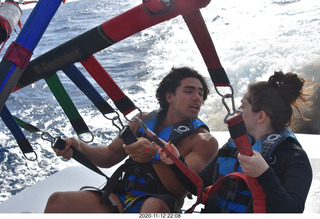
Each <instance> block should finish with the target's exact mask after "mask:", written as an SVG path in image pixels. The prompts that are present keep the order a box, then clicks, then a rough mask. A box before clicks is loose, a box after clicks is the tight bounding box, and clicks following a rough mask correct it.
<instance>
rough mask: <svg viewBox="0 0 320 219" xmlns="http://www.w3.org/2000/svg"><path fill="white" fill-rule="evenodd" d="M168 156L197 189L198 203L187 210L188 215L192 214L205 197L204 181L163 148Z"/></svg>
mask: <svg viewBox="0 0 320 219" xmlns="http://www.w3.org/2000/svg"><path fill="white" fill-rule="evenodd" d="M162 149H163V150H164V151H165V152H166V154H167V155H168V156H169V157H170V158H171V160H172V161H173V162H174V164H175V165H176V166H177V167H178V168H179V169H180V170H181V171H182V172H183V173H184V175H185V176H187V177H188V178H189V179H190V180H191V181H192V182H193V183H194V184H195V185H196V187H197V201H196V202H195V203H194V204H193V205H192V206H191V208H189V209H188V210H186V213H192V212H193V211H194V209H195V207H196V206H197V205H198V204H199V203H201V200H202V195H203V181H202V179H201V178H200V176H199V175H198V174H196V173H195V172H194V171H193V170H192V169H190V168H189V167H187V166H186V165H185V164H184V163H183V162H182V161H181V160H179V159H178V158H177V157H176V156H175V155H174V154H172V153H171V152H170V151H169V150H168V149H167V148H166V147H162Z"/></svg>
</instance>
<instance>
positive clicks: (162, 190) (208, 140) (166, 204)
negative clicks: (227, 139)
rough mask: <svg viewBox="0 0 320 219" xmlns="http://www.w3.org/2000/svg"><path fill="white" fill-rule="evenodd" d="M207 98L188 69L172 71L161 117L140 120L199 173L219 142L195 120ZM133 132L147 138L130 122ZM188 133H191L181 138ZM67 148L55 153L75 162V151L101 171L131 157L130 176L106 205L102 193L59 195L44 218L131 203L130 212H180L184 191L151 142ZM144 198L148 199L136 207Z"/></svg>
mask: <svg viewBox="0 0 320 219" xmlns="http://www.w3.org/2000/svg"><path fill="white" fill-rule="evenodd" d="M208 93H209V89H208V86H207V84H206V82H205V80H204V79H203V78H202V76H201V75H200V74H199V73H198V72H196V71H195V70H193V69H190V68H172V70H171V72H170V73H169V74H168V75H167V76H166V77H165V78H164V79H163V80H162V81H161V83H160V85H159V87H158V89H157V92H156V97H157V99H158V101H159V104H160V110H159V112H152V113H149V114H148V113H143V115H142V118H141V119H143V121H144V122H145V123H146V125H147V126H148V128H150V129H151V130H152V131H153V132H155V133H157V134H158V136H159V137H160V138H162V139H163V140H165V141H168V140H169V141H171V142H173V143H174V144H175V146H176V147H177V148H178V150H179V153H180V154H181V155H182V156H183V157H184V159H185V162H186V164H187V165H188V166H189V168H191V169H192V170H193V171H195V172H196V173H198V172H200V170H202V169H203V168H204V167H205V166H206V164H207V163H208V162H209V161H210V159H211V158H212V157H213V156H214V155H215V153H216V152H217V150H218V143H217V141H216V139H215V138H214V137H213V136H212V135H211V134H210V133H209V131H208V129H207V126H206V125H205V124H204V123H203V122H201V121H200V120H198V119H197V117H198V114H199V111H200V108H201V105H202V104H203V102H204V101H205V100H206V98H207V95H208ZM129 126H130V129H131V130H132V131H133V132H134V133H137V134H138V136H140V134H141V133H142V132H143V131H142V130H140V127H139V124H138V123H137V122H130V123H129ZM181 127H184V129H183V130H181ZM179 128H180V129H179ZM139 130H140V131H139ZM168 130H169V131H168ZM170 130H171V131H170ZM175 130H176V131H177V130H178V131H177V132H174V131H175ZM179 130H180V131H179ZM184 130H189V131H188V132H186V133H183V132H184ZM181 133H182V134H181ZM66 142H67V143H66V147H65V149H64V150H61V151H59V150H56V154H57V155H58V156H62V157H63V158H65V159H70V158H71V157H72V148H71V146H72V147H74V148H76V149H78V150H79V151H80V152H82V153H83V154H84V155H85V156H87V157H88V158H89V159H90V160H91V161H92V162H93V163H94V164H95V165H97V166H99V167H103V168H109V167H112V166H114V165H116V164H118V163H120V162H121V161H122V160H124V159H125V158H126V157H128V156H129V159H127V161H126V163H129V165H128V166H129V167H131V168H129V169H126V170H125V171H124V172H125V173H126V174H125V175H124V177H123V178H122V179H121V180H119V182H118V183H117V188H116V189H114V190H113V191H112V192H113V193H112V195H111V196H110V197H109V198H108V200H107V201H106V202H101V196H102V195H103V191H98V192H97V191H77V192H58V193H54V194H53V195H52V196H51V197H50V198H49V200H48V203H47V206H46V209H45V212H62V213H66V212H72V213H76V212H87V213H90V212H98V213H104V212H121V211H122V210H123V209H128V207H127V206H128V205H129V206H130V204H131V203H132V205H133V203H134V205H133V206H132V207H130V208H129V209H128V212H136V213H137V212H179V211H180V209H181V207H182V205H183V199H184V197H185V195H186V194H185V190H184V189H180V188H183V185H181V184H180V182H179V183H174V184H173V183H171V182H173V181H174V182H177V180H175V175H174V172H173V171H171V170H170V167H169V166H168V165H166V164H164V163H163V162H161V161H160V159H159V155H158V154H157V151H158V148H157V147H156V146H153V145H152V144H150V141H148V140H147V139H145V138H139V140H138V141H137V142H136V143H134V144H131V145H124V142H123V140H122V139H121V138H116V139H115V140H114V141H113V142H112V143H111V144H109V145H108V146H95V147H90V146H89V145H87V144H85V143H83V142H80V141H79V140H77V139H75V138H70V139H66ZM141 195H147V196H146V198H145V199H142V201H140V202H137V203H135V201H134V200H135V199H136V198H137V197H140V196H141ZM115 203H116V208H114V205H115Z"/></svg>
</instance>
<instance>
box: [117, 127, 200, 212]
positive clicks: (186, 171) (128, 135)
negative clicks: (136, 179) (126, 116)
mask: <svg viewBox="0 0 320 219" xmlns="http://www.w3.org/2000/svg"><path fill="white" fill-rule="evenodd" d="M119 137H120V138H121V139H122V140H123V141H124V142H125V144H132V143H133V142H135V141H137V139H136V136H135V135H134V133H133V132H132V130H131V129H130V127H129V126H126V127H125V129H124V130H123V132H122V133H120V135H119ZM149 140H152V139H149ZM159 146H161V145H159ZM162 148H163V150H164V151H165V152H166V154H167V155H168V156H169V157H170V158H171V160H172V161H173V163H174V165H176V166H177V168H178V169H179V171H181V172H182V174H183V175H184V176H186V177H187V178H188V179H190V180H191V181H192V182H193V183H194V185H195V187H196V188H197V201H196V203H195V204H194V205H193V206H191V208H189V209H188V210H187V211H186V213H192V212H193V210H194V208H195V207H196V206H197V205H198V204H199V203H200V202H201V198H202V193H203V182H202V179H201V178H200V177H199V176H198V174H196V173H195V172H194V171H193V170H191V169H190V168H188V167H187V166H186V164H185V163H184V162H183V161H181V160H180V159H178V158H177V157H176V156H175V155H174V154H172V153H171V152H170V151H169V150H168V149H167V148H166V147H162Z"/></svg>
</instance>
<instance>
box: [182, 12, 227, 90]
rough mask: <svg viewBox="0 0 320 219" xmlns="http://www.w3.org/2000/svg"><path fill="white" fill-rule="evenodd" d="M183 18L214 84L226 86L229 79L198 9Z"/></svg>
mask: <svg viewBox="0 0 320 219" xmlns="http://www.w3.org/2000/svg"><path fill="white" fill-rule="evenodd" d="M183 19H184V21H185V22H186V24H187V26H188V28H189V30H190V32H191V34H192V36H193V39H194V41H195V43H196V44H197V46H198V49H199V51H200V53H201V55H202V57H203V59H204V62H205V64H206V66H207V68H208V71H209V74H210V77H211V80H212V81H213V83H214V85H215V86H228V85H229V84H230V82H229V79H228V77H227V74H226V72H225V70H224V69H223V67H222V66H221V63H220V60H219V57H218V55H217V52H216V49H215V47H214V44H213V42H212V39H211V37H210V34H209V32H208V29H207V27H206V24H205V22H204V20H203V17H202V15H201V12H200V10H196V11H195V12H193V13H191V14H189V15H184V16H183Z"/></svg>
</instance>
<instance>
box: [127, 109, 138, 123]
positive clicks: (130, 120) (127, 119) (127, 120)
mask: <svg viewBox="0 0 320 219" xmlns="http://www.w3.org/2000/svg"><path fill="white" fill-rule="evenodd" d="M136 109H137V110H138V111H139V118H141V117H142V111H141V109H140V108H139V107H136ZM124 118H125V119H126V120H127V121H128V122H134V121H136V120H135V118H134V119H133V120H132V119H131V120H130V119H128V118H127V117H126V116H124Z"/></svg>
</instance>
